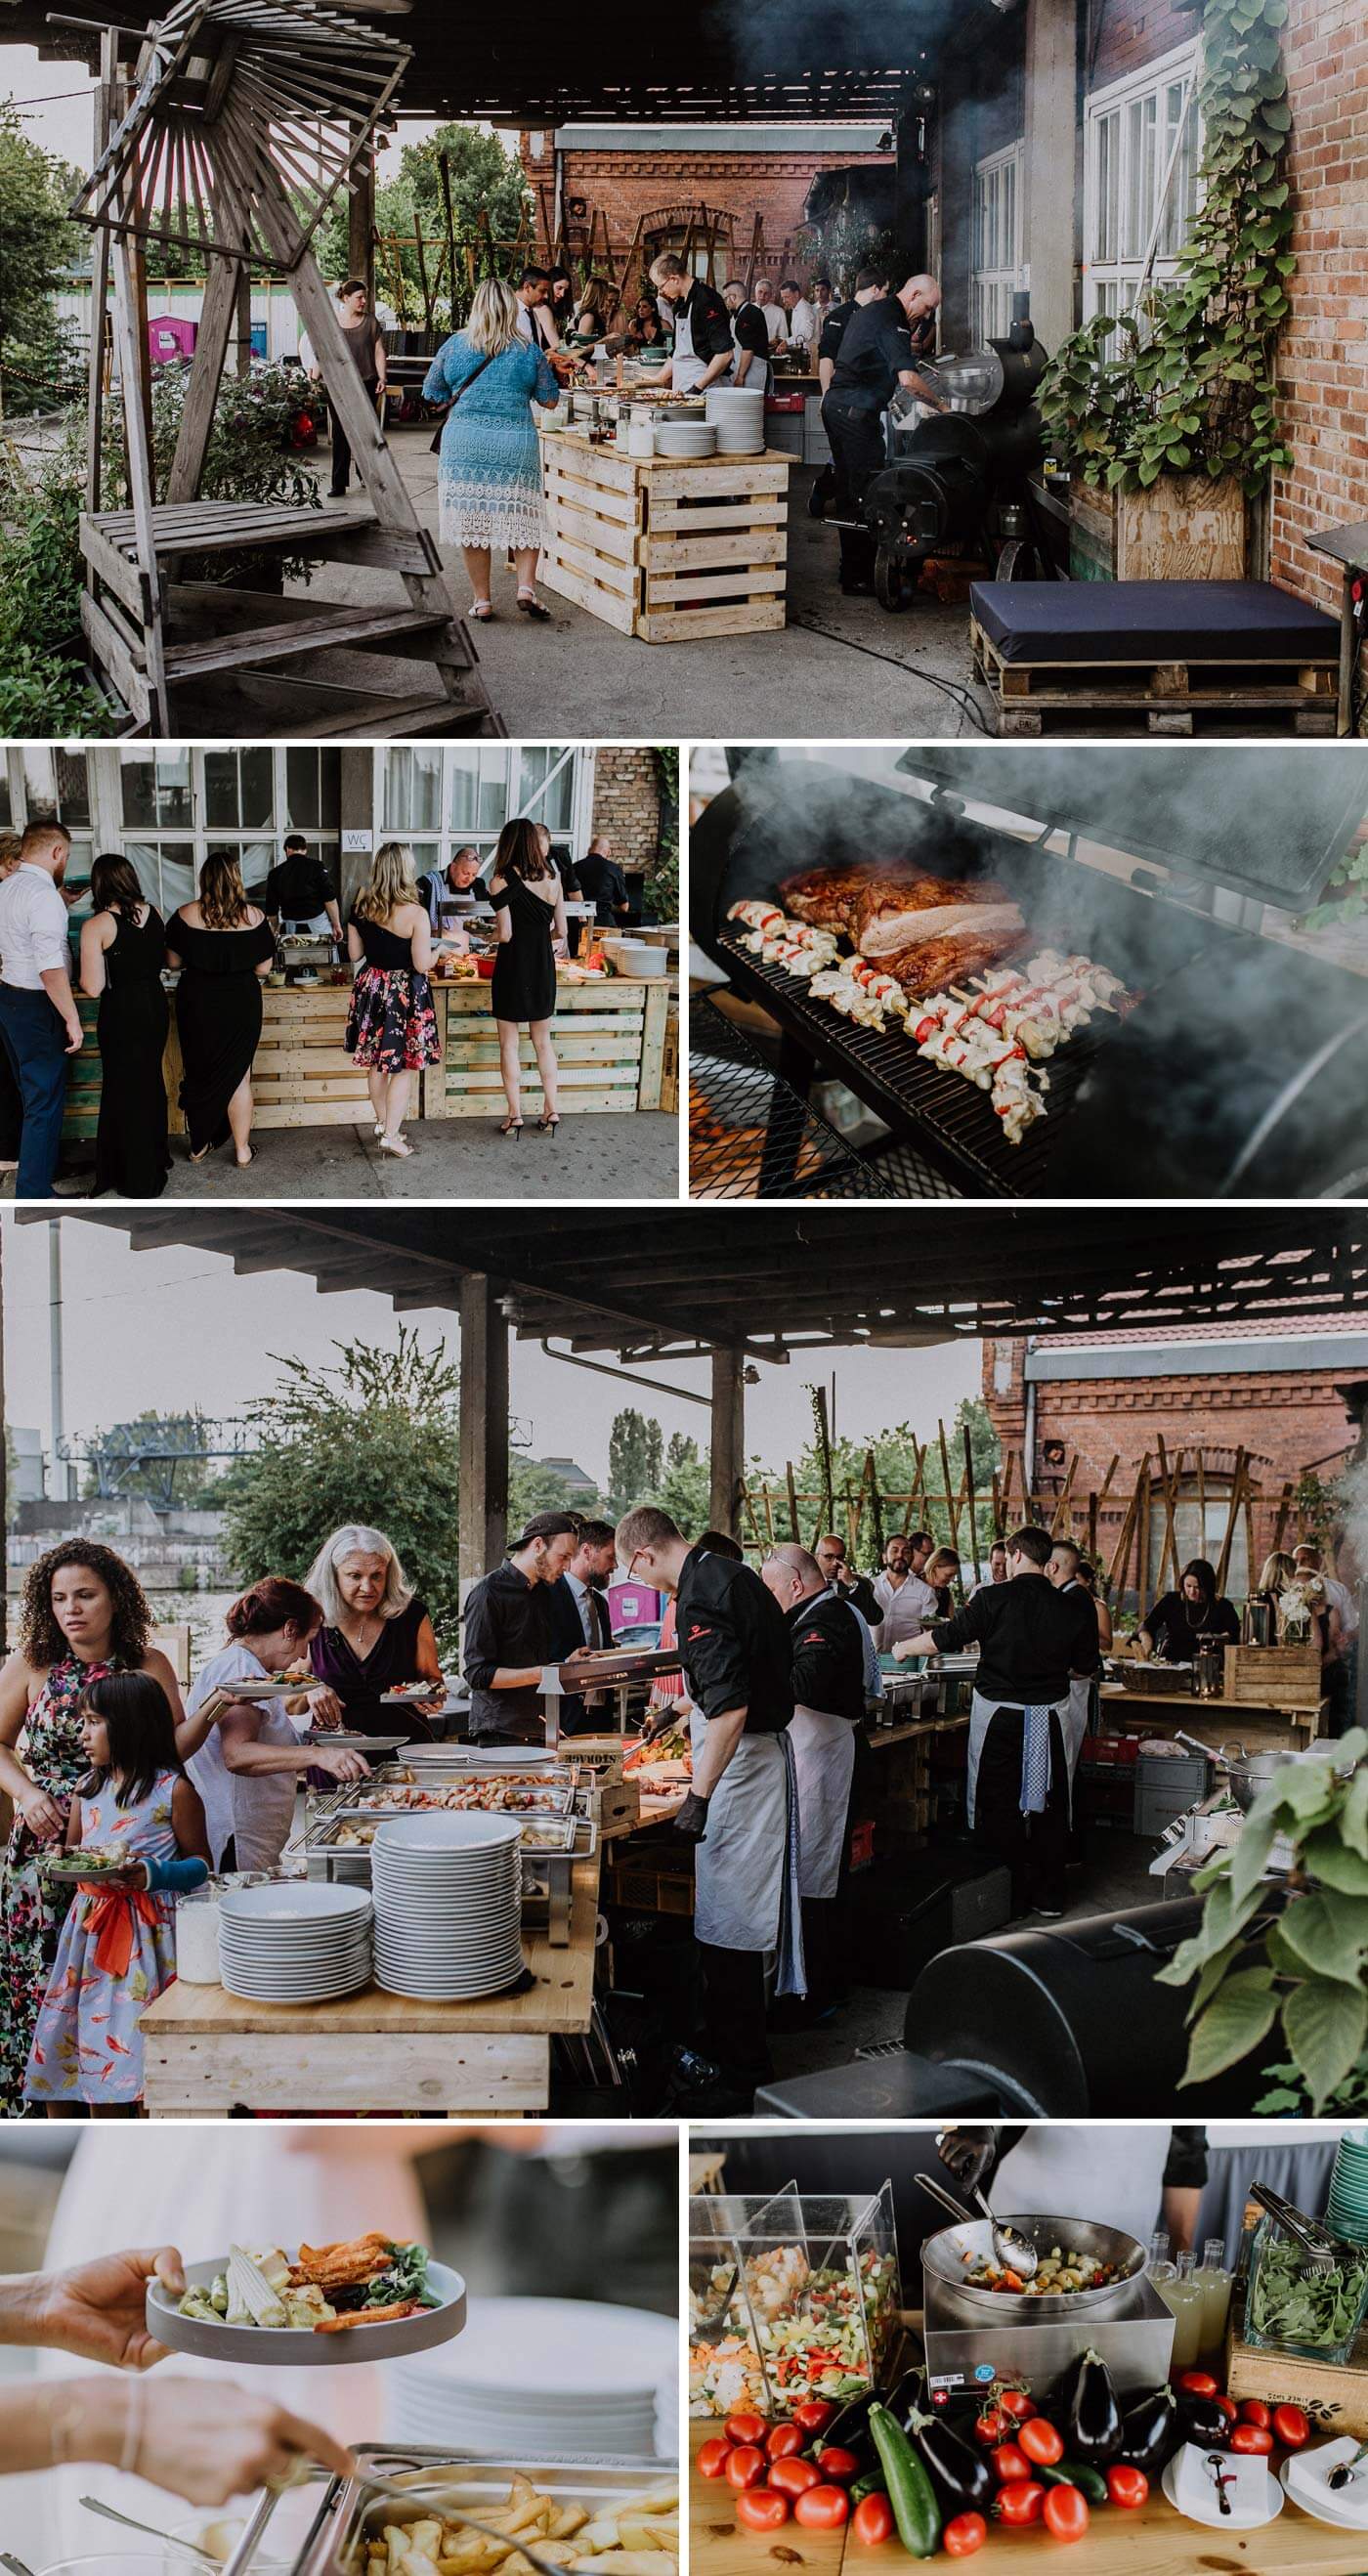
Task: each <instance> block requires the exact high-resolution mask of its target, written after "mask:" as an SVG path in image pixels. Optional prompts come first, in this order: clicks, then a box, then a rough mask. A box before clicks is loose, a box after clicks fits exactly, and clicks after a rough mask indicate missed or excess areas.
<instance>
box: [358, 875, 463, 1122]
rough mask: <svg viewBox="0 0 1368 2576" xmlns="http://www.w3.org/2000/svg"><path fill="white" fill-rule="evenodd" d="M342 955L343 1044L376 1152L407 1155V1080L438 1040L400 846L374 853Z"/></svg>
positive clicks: (428, 1059)
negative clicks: (367, 1106) (359, 1077)
mask: <svg viewBox="0 0 1368 2576" xmlns="http://www.w3.org/2000/svg"><path fill="white" fill-rule="evenodd" d="M347 954H348V956H349V957H350V958H351V960H352V963H353V965H354V966H355V967H356V970H357V973H356V981H355V983H354V984H353V986H352V1003H351V1010H350V1012H349V1014H348V1017H347V1034H346V1037H345V1038H344V1039H343V1045H344V1046H345V1047H346V1050H347V1053H348V1054H349V1055H351V1056H354V1057H355V1059H356V1062H357V1063H358V1064H359V1065H361V1066H362V1067H364V1070H365V1075H366V1087H367V1089H368V1091H369V1092H370V1098H371V1108H372V1110H373V1111H374V1113H375V1133H376V1136H377V1137H378V1139H379V1143H380V1151H381V1153H382V1154H399V1155H401V1156H407V1155H409V1154H411V1153H412V1151H413V1147H412V1146H411V1145H410V1143H409V1141H408V1139H407V1137H406V1136H405V1135H404V1134H403V1133H402V1129H403V1124H404V1119H405V1116H406V1115H407V1112H408V1105H409V1094H410V1092H411V1091H412V1089H413V1077H414V1075H415V1073H421V1071H422V1069H423V1067H424V1065H427V1064H440V1063H441V1060H442V1042H441V1039H440V1037H439V1036H438V1034H437V1014H436V1012H435V1011H434V1009H433V1007H432V986H431V984H430V983H429V982H428V969H429V968H430V966H431V964H432V926H431V924H430V922H429V920H428V914H427V906H426V904H425V903H424V901H423V899H422V896H421V895H420V894H419V892H418V886H417V881H416V879H415V877H414V874H413V864H412V861H411V860H410V858H409V854H408V851H407V850H406V849H405V848H404V847H403V845H402V843H401V842H399V841H386V842H384V843H383V844H382V846H381V848H380V849H378V850H377V851H376V853H375V858H374V861H373V863H372V866H371V872H370V878H369V881H368V883H367V884H365V885H364V886H363V887H362V889H361V892H360V893H359V895H358V896H357V898H356V902H355V904H354V905H353V907H352V916H351V919H350V921H349V922H348V924H347Z"/></svg>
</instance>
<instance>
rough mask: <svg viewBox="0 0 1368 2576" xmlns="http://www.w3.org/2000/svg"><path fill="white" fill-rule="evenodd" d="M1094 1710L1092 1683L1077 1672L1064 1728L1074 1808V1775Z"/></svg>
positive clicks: (1073, 1679)
mask: <svg viewBox="0 0 1368 2576" xmlns="http://www.w3.org/2000/svg"><path fill="white" fill-rule="evenodd" d="M1091 1711H1092V1683H1091V1682H1090V1681H1088V1680H1086V1679H1085V1680H1080V1679H1079V1676H1078V1675H1077V1673H1075V1674H1074V1676H1073V1678H1072V1680H1071V1681H1070V1683H1069V1715H1068V1720H1067V1723H1066V1725H1065V1728H1064V1750H1065V1752H1066V1753H1067V1755H1068V1757H1069V1807H1070V1811H1071V1812H1072V1808H1073V1784H1074V1775H1075V1773H1076V1772H1077V1769H1078V1763H1079V1757H1080V1755H1081V1753H1082V1751H1083V1738H1084V1736H1085V1735H1086V1734H1087V1732H1088V1719H1089V1716H1090V1714H1091Z"/></svg>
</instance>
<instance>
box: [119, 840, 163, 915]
mask: <svg viewBox="0 0 1368 2576" xmlns="http://www.w3.org/2000/svg"><path fill="white" fill-rule="evenodd" d="M124 857H125V858H126V859H127V861H128V863H129V866H130V867H131V868H132V870H133V873H134V875H135V876H136V878H137V880H138V883H139V885H140V886H141V888H142V890H143V893H144V894H145V895H146V897H147V900H148V902H149V903H155V905H156V906H157V909H158V911H159V912H160V911H161V909H162V891H161V860H160V857H159V854H158V851H157V846H156V843H155V842H154V841H125V843H124ZM174 908H175V907H174V905H171V904H168V905H167V907H166V909H167V911H168V912H169V911H173V910H174Z"/></svg>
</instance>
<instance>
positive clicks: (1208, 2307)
mask: <svg viewBox="0 0 1368 2576" xmlns="http://www.w3.org/2000/svg"><path fill="white" fill-rule="evenodd" d="M1193 2278H1194V2280H1196V2281H1199V2282H1200V2284H1201V2289H1202V2341H1201V2347H1200V2348H1201V2350H1202V2351H1203V2352H1204V2353H1218V2352H1220V2351H1221V2349H1222V2347H1223V2345H1224V2343H1225V2331H1226V2319H1227V2317H1228V2316H1229V2314H1230V2289H1231V2275H1230V2273H1229V2271H1228V2270H1227V2268H1226V2259H1225V2243H1224V2240H1223V2239H1222V2238H1221V2237H1219V2236H1209V2237H1208V2238H1207V2241H1206V2245H1205V2247H1204V2248H1203V2252H1202V2259H1201V2262H1200V2263H1199V2264H1198V2266H1197V2270H1196V2272H1195V2273H1194V2275H1193Z"/></svg>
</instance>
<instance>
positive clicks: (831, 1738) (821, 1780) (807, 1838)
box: [785, 1612, 859, 1898]
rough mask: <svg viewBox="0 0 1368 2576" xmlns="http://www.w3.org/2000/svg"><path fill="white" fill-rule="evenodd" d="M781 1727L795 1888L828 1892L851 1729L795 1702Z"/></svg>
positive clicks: (848, 1773)
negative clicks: (789, 1766) (793, 1822)
mask: <svg viewBox="0 0 1368 2576" xmlns="http://www.w3.org/2000/svg"><path fill="white" fill-rule="evenodd" d="M855 1615H856V1617H858V1616H859V1613H858V1612H856V1614H855ZM785 1732H786V1734H787V1737H788V1741H789V1744H790V1745H791V1746H792V1749H793V1770H794V1778H795V1781H796V1783H797V1790H798V1892H799V1894H800V1896H812V1897H823V1898H825V1897H831V1896H834V1895H835V1894H836V1889H837V1884H838V1881H839V1879H840V1875H841V1862H842V1860H843V1859H844V1857H845V1837H846V1818H847V1816H848V1814H849V1812H850V1783H851V1780H852V1779H853V1777H854V1773H855V1730H854V1728H853V1727H852V1726H851V1725H850V1724H849V1722H848V1721H847V1720H846V1719H845V1718H843V1717H833V1716H832V1714H831V1712H830V1710H828V1709H820V1708H795V1710H794V1712H793V1719H792V1723H791V1724H790V1725H789V1726H788V1727H787V1728H786V1730H785Z"/></svg>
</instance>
